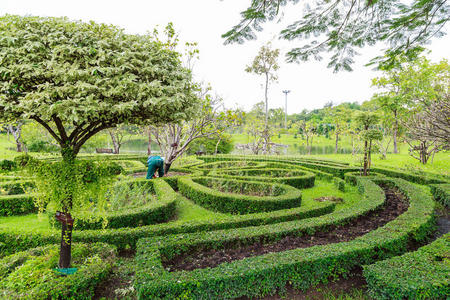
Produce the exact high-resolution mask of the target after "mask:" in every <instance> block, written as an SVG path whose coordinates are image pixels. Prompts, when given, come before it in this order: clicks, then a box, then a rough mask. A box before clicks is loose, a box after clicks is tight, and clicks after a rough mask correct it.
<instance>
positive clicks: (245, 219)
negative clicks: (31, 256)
mask: <svg viewBox="0 0 450 300" xmlns="http://www.w3.org/2000/svg"><path fill="white" fill-rule="evenodd" d="M153 185H154V188H155V194H156V196H157V197H158V200H159V201H169V199H173V201H176V199H177V198H178V197H182V196H181V195H180V194H178V193H176V192H174V191H173V190H172V189H171V187H170V186H169V184H167V183H166V182H165V178H164V179H163V180H159V179H158V180H154V181H153ZM335 205H336V204H335V203H330V202H317V203H314V205H302V206H301V207H297V208H292V209H286V210H278V211H274V212H265V213H256V214H248V215H233V216H228V217H227V218H225V219H221V220H217V221H216V220H203V221H190V222H189V223H182V224H179V223H166V224H157V225H151V226H142V227H137V228H127V230H123V229H104V230H101V231H99V230H84V231H76V230H75V231H74V232H73V241H78V242H89V243H91V242H105V243H109V244H113V245H115V246H117V247H118V248H119V249H126V248H129V247H131V248H132V249H136V243H137V241H138V240H139V239H141V238H143V237H151V236H154V237H155V236H162V235H168V234H174V233H190V232H200V231H211V230H220V229H227V228H240V227H247V226H259V225H265V224H275V223H279V222H285V221H292V220H300V219H304V218H311V217H317V216H321V215H324V214H328V213H331V212H332V211H333V210H334V208H335ZM60 238H61V233H60V232H58V231H50V232H26V233H25V232H20V230H19V231H17V230H8V229H7V228H5V229H0V241H2V242H3V244H1V243H0V256H3V255H8V254H10V253H13V252H15V251H20V250H25V249H29V248H32V247H37V246H43V245H47V244H52V243H57V242H59V240H60Z"/></svg>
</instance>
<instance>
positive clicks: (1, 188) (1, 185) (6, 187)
mask: <svg viewBox="0 0 450 300" xmlns="http://www.w3.org/2000/svg"><path fill="white" fill-rule="evenodd" d="M32 187H34V183H33V182H32V181H28V180H16V181H2V182H0V195H20V194H23V193H25V190H27V189H30V188H32Z"/></svg>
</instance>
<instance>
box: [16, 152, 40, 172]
mask: <svg viewBox="0 0 450 300" xmlns="http://www.w3.org/2000/svg"><path fill="white" fill-rule="evenodd" d="M35 161H36V160H35V159H34V158H33V157H32V156H31V155H28V153H25V154H21V155H18V156H16V157H14V162H15V163H16V164H17V166H19V167H22V168H23V167H26V166H27V165H28V163H30V162H35Z"/></svg>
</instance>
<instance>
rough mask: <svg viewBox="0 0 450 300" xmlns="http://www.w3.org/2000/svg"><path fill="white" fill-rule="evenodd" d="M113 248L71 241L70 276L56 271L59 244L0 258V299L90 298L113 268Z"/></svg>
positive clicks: (114, 253)
mask: <svg viewBox="0 0 450 300" xmlns="http://www.w3.org/2000/svg"><path fill="white" fill-rule="evenodd" d="M115 257H116V249H115V248H114V246H111V245H108V244H101V243H98V244H89V245H88V244H77V243H75V244H73V247H72V265H73V267H76V268H77V271H76V272H75V273H74V274H72V275H70V276H61V275H59V274H58V273H57V272H55V270H54V269H55V268H57V265H58V258H59V246H58V245H49V246H45V247H40V248H34V249H30V250H27V251H24V252H18V253H15V254H13V255H11V256H7V257H5V258H3V259H0V296H1V298H3V299H30V300H31V299H32V300H34V299H92V298H93V297H94V290H95V287H96V286H97V285H98V284H99V283H100V282H101V281H103V280H104V279H105V277H106V276H107V275H108V274H109V273H110V271H111V270H112V266H113V262H114V259H115Z"/></svg>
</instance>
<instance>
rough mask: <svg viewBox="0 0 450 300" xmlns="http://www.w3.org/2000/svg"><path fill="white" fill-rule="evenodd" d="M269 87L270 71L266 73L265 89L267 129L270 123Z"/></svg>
mask: <svg viewBox="0 0 450 300" xmlns="http://www.w3.org/2000/svg"><path fill="white" fill-rule="evenodd" d="M268 88H269V73H266V88H265V91H264V99H265V101H266V121H265V126H266V129H267V127H268V125H269V108H268V106H269V100H268V98H267V90H268Z"/></svg>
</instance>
